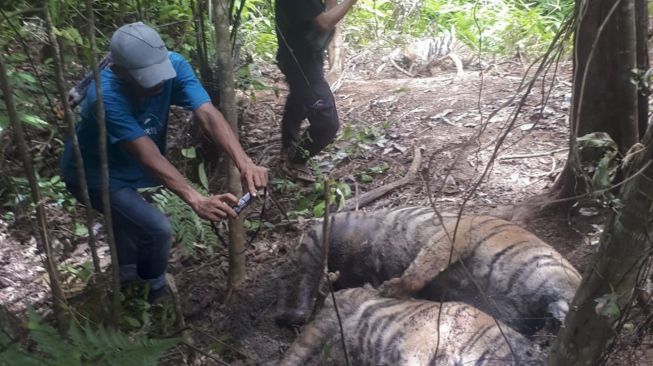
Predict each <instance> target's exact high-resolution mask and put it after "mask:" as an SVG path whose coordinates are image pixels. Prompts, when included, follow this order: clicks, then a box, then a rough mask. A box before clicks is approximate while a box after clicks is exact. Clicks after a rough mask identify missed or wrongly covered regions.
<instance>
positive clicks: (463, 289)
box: [277, 207, 581, 334]
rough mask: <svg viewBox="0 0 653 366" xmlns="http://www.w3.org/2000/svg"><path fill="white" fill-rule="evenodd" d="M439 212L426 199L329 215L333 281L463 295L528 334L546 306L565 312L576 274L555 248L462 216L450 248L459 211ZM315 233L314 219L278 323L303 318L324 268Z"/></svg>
mask: <svg viewBox="0 0 653 366" xmlns="http://www.w3.org/2000/svg"><path fill="white" fill-rule="evenodd" d="M443 221H444V225H441V224H440V222H439V219H438V218H437V216H435V215H434V213H433V210H432V208H430V207H407V208H400V209H394V210H385V211H377V212H370V213H365V212H345V213H337V214H335V215H333V216H332V218H331V226H330V233H329V258H328V267H329V271H331V272H336V271H338V272H339V273H340V278H339V280H338V281H337V282H336V284H335V286H336V288H349V287H357V286H361V285H362V284H364V283H371V284H372V285H373V286H379V285H381V284H382V283H383V285H382V286H381V290H382V292H383V293H384V295H385V296H388V297H400V298H402V297H407V296H412V295H416V297H418V298H424V299H429V300H435V301H463V302H466V303H468V304H471V305H473V306H476V307H478V308H479V309H481V310H483V311H485V312H487V313H489V314H492V315H494V316H495V317H497V318H498V319H499V320H501V321H503V322H505V323H506V324H508V325H510V326H512V327H514V328H515V329H517V330H518V331H520V332H522V333H525V334H531V333H533V332H534V331H536V330H537V329H539V328H541V327H542V325H544V321H545V320H546V319H547V318H550V316H551V315H553V316H554V317H555V318H557V319H558V320H563V319H564V316H565V315H566V312H567V310H568V304H569V303H571V300H572V299H573V296H574V294H575V292H576V289H577V287H578V285H579V284H580V279H581V277H580V275H579V273H578V272H577V271H576V269H574V267H573V266H572V265H571V264H570V263H569V262H568V261H567V260H566V259H564V258H563V257H562V256H561V255H560V254H559V253H558V252H557V251H556V250H555V249H553V248H552V247H551V246H549V245H548V244H546V243H544V242H543V241H542V240H540V239H538V238H537V237H536V236H535V235H533V234H531V233H529V232H528V231H526V230H524V229H522V228H520V227H518V226H517V225H515V224H512V223H510V222H507V221H505V220H502V219H498V218H494V217H490V216H463V217H462V218H461V220H460V222H459V223H458V229H457V234H456V236H455V243H454V248H453V251H452V250H451V245H450V243H451V242H450V240H449V239H448V235H453V234H454V228H455V227H456V222H457V217H455V216H445V217H443ZM444 229H446V230H444ZM321 233H322V227H321V225H319V224H318V225H315V226H314V227H313V228H312V229H310V230H309V231H308V232H306V233H305V234H304V235H303V236H302V238H301V239H300V243H299V247H298V248H297V249H296V252H295V253H294V255H293V261H294V263H293V266H294V268H295V269H296V273H294V274H293V278H294V279H293V280H291V281H289V286H288V288H287V289H286V291H285V294H284V295H282V298H281V301H280V302H279V305H280V313H279V314H278V317H277V321H278V322H279V323H280V324H303V323H304V322H305V321H306V319H307V318H308V316H309V315H310V313H311V310H312V307H313V304H314V302H315V298H316V296H317V288H318V284H319V282H320V279H321V277H322V274H323V270H322V267H321V248H322V234H321ZM450 254H451V261H450V262H451V265H449V256H450ZM387 280H388V281H387ZM384 281H387V282H385V283H384Z"/></svg>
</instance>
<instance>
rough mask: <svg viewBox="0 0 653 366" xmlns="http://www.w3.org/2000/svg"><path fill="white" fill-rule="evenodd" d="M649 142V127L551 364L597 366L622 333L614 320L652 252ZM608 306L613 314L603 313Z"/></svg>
mask: <svg viewBox="0 0 653 366" xmlns="http://www.w3.org/2000/svg"><path fill="white" fill-rule="evenodd" d="M652 137H653V129H652V128H649V129H648V131H647V133H646V136H645V137H644V141H643V143H644V145H645V146H646V149H645V150H643V151H642V152H640V153H639V156H638V157H637V158H636V159H635V161H634V162H633V165H632V168H631V172H638V174H636V175H635V176H633V177H632V179H631V180H630V181H629V182H628V183H626V184H625V186H624V188H623V190H622V193H621V198H622V200H623V202H624V207H623V209H622V210H621V212H617V213H615V214H613V215H612V216H611V217H610V219H609V222H608V224H607V225H606V232H605V233H604V234H603V237H602V238H601V243H600V245H599V251H598V253H596V255H595V256H594V258H593V261H592V264H591V265H590V266H589V271H588V273H587V274H586V275H585V276H584V277H583V281H582V283H581V285H580V287H579V289H578V292H577V293H576V296H575V297H574V301H573V303H572V305H571V307H570V308H571V309H572V310H571V311H570V312H569V314H567V318H566V319H565V326H564V327H562V328H561V331H560V334H559V335H558V338H557V340H556V342H555V344H554V346H553V348H552V350H551V353H550V357H549V365H552V366H554V365H560V366H563V365H564V366H573V365H579V366H580V365H596V364H597V363H598V361H599V359H600V358H601V356H602V354H603V353H604V351H605V350H606V348H607V346H608V344H609V342H610V341H611V340H612V339H613V338H614V337H615V335H616V334H617V333H618V332H619V331H620V327H619V325H617V320H618V319H617V318H618V317H619V316H620V315H621V314H623V313H624V309H626V308H627V307H628V306H629V304H630V303H631V302H632V297H633V292H634V291H633V290H634V288H635V285H636V283H637V280H638V276H639V274H640V270H641V269H642V266H643V265H644V264H646V263H647V261H648V258H649V257H650V253H651V249H652V247H653V245H652V243H651V239H650V238H651V235H652V234H653V230H652V228H653V226H652V224H653V164H652V160H653V139H652ZM640 171H641V172H640ZM597 299H601V300H599V302H597ZM605 301H607V303H605ZM615 305H616V306H617V308H615V307H614V306H615ZM609 306H610V307H612V309H613V310H612V311H614V313H613V314H610V312H609V311H606V310H608V309H609V308H608V307H609ZM617 309H618V313H616V310H617ZM610 315H612V316H610Z"/></svg>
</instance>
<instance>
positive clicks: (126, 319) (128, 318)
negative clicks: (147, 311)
mask: <svg viewBox="0 0 653 366" xmlns="http://www.w3.org/2000/svg"><path fill="white" fill-rule="evenodd" d="M122 320H124V322H125V323H127V325H129V326H130V327H132V328H139V327H140V326H141V323H140V322H139V321H138V319H136V318H132V317H131V316H124V317H123V318H122Z"/></svg>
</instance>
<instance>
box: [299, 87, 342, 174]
mask: <svg viewBox="0 0 653 366" xmlns="http://www.w3.org/2000/svg"><path fill="white" fill-rule="evenodd" d="M319 76H320V77H319V78H314V79H313V80H314V82H313V83H312V90H313V93H314V95H315V98H316V102H315V103H314V104H313V105H312V106H311V107H310V108H309V110H308V122H309V123H310V126H309V127H308V129H306V131H305V132H304V138H303V139H302V148H303V149H304V150H305V151H307V152H308V157H313V156H315V155H317V154H319V153H320V152H321V151H322V150H323V149H324V148H325V147H326V146H327V145H328V144H330V143H332V142H333V140H334V139H335V137H336V134H337V133H338V128H339V127H340V122H339V120H338V112H337V111H336V102H335V99H334V97H333V93H331V88H330V87H329V84H328V83H327V82H326V80H325V79H324V76H323V75H322V74H320V75H319ZM297 158H298V161H299V162H301V161H302V159H301V158H300V157H297ZM306 160H308V158H306Z"/></svg>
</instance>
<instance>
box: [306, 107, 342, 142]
mask: <svg viewBox="0 0 653 366" xmlns="http://www.w3.org/2000/svg"><path fill="white" fill-rule="evenodd" d="M309 122H310V123H311V129H313V130H314V131H315V132H318V133H319V135H320V136H323V137H324V138H326V139H333V138H334V137H335V136H336V133H337V132H338V129H339V128H340V121H339V120H338V112H337V111H336V105H335V103H334V102H333V99H332V100H331V101H328V102H326V103H323V104H322V105H320V106H318V107H317V108H316V109H315V110H314V113H312V115H311V116H310V117H309Z"/></svg>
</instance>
